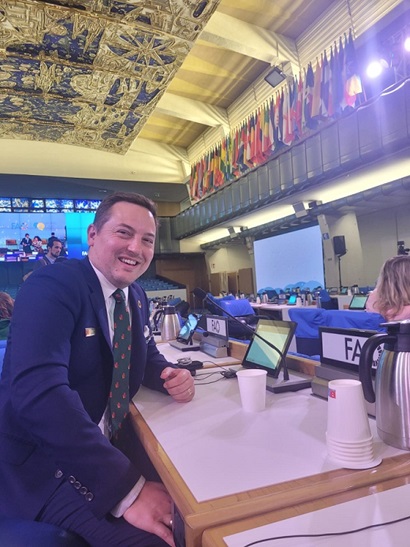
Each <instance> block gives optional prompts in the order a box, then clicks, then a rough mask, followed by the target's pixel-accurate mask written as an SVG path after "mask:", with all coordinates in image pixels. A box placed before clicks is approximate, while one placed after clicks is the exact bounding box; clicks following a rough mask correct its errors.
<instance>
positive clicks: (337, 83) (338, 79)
mask: <svg viewBox="0 0 410 547" xmlns="http://www.w3.org/2000/svg"><path fill="white" fill-rule="evenodd" d="M343 67H344V49H343V43H342V38H341V37H340V40H339V49H337V46H336V43H335V48H334V58H333V71H332V98H333V116H334V117H336V118H337V117H338V116H340V114H341V112H342V101H343V98H344V85H343Z"/></svg>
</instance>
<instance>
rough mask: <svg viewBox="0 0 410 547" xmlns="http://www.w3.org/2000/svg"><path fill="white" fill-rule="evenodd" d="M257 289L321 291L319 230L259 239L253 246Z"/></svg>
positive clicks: (322, 283)
mask: <svg viewBox="0 0 410 547" xmlns="http://www.w3.org/2000/svg"><path fill="white" fill-rule="evenodd" d="M254 250H255V273H256V286H257V289H258V290H260V289H262V288H264V287H273V288H274V289H276V288H281V289H285V288H288V287H290V288H294V287H297V286H299V287H300V288H301V289H302V288H303V285H304V284H309V287H310V289H313V288H316V287H318V286H321V287H324V286H325V282H324V271H323V248H322V234H321V232H320V227H319V226H312V227H310V228H304V229H302V230H296V231H294V232H289V233H287V234H282V235H279V236H273V237H269V238H266V239H260V240H258V241H255V243H254Z"/></svg>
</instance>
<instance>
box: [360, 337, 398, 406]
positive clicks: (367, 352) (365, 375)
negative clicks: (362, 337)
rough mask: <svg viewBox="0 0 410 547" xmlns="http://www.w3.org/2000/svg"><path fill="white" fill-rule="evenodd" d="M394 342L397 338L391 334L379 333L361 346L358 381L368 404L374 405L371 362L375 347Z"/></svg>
mask: <svg viewBox="0 0 410 547" xmlns="http://www.w3.org/2000/svg"><path fill="white" fill-rule="evenodd" d="M396 340H397V336H395V335H393V334H383V333H380V334H375V335H374V336H371V337H370V338H368V339H367V340H366V342H365V343H364V344H363V347H362V350H361V352H360V361H359V379H360V381H361V382H362V387H363V394H364V398H365V399H366V401H368V402H369V403H374V402H375V400H376V395H375V393H374V389H373V382H372V362H373V353H374V350H375V349H376V348H377V346H380V344H385V343H386V342H395V341H396Z"/></svg>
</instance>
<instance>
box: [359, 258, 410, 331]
mask: <svg viewBox="0 0 410 547" xmlns="http://www.w3.org/2000/svg"><path fill="white" fill-rule="evenodd" d="M366 310H367V311H369V312H376V313H380V315H382V316H383V317H384V318H385V319H386V320H387V321H403V320H404V319H410V256H408V255H399V256H394V257H393V258H389V259H388V260H386V262H385V263H384V264H383V266H382V268H381V270H380V274H379V278H378V280H377V284H376V288H375V290H374V291H372V292H371V293H370V295H369V298H368V300H367V304H366Z"/></svg>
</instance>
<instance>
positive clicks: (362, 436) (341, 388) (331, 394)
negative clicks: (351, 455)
mask: <svg viewBox="0 0 410 547" xmlns="http://www.w3.org/2000/svg"><path fill="white" fill-rule="evenodd" d="M327 406H328V409H327V410H328V413H327V435H328V437H330V438H331V439H334V440H335V441H339V442H343V443H349V442H353V443H355V442H358V443H360V442H363V441H366V440H368V439H369V437H371V436H372V434H371V431H370V424H369V418H368V416H367V411H366V405H365V400H364V396H363V390H362V384H361V382H359V380H347V379H343V380H331V381H330V382H329V384H328V399H327Z"/></svg>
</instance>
